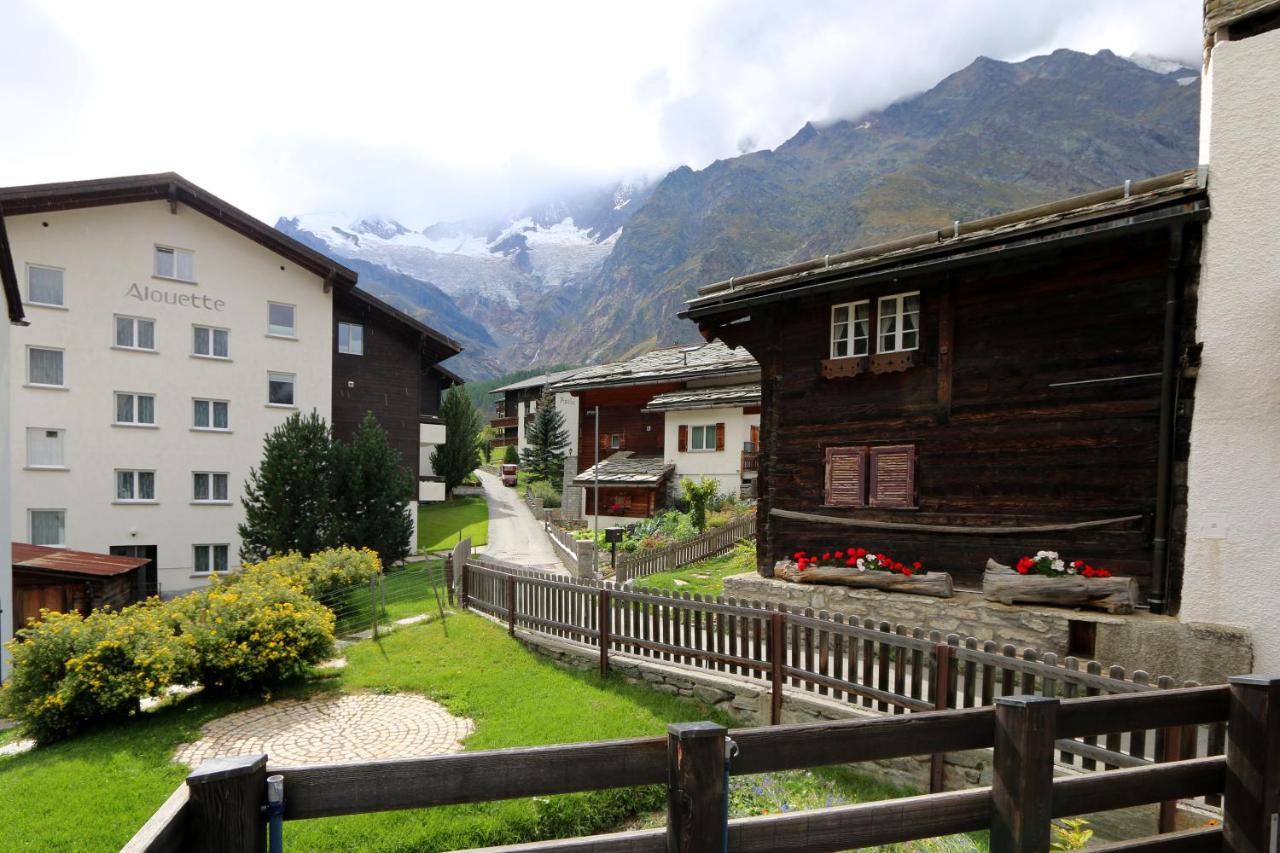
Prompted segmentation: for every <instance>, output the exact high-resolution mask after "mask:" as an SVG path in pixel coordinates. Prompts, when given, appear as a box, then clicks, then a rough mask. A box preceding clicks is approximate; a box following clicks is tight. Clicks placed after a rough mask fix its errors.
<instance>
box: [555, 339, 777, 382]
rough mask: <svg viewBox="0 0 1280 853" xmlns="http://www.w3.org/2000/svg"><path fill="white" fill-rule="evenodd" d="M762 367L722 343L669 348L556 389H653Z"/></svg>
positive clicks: (591, 370) (592, 371) (582, 374)
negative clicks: (634, 386)
mask: <svg viewBox="0 0 1280 853" xmlns="http://www.w3.org/2000/svg"><path fill="white" fill-rule="evenodd" d="M759 371H760V365H759V363H758V362H757V361H756V360H755V357H754V356H752V355H751V353H749V352H747V351H746V350H745V349H736V350H734V349H730V348H729V347H727V346H725V345H724V344H723V343H721V342H720V341H716V342H715V343H710V344H703V345H701V346H680V347H668V348H666V349H658V350H653V351H652V352H647V353H645V354H644V355H638V356H636V357H635V358H633V359H630V360H628V361H615V362H611V363H609V364H598V365H596V366H595V367H587V368H584V369H582V370H580V371H578V372H577V373H575V374H574V375H573V376H571V377H569V378H568V379H566V380H562V381H560V382H558V383H556V385H555V386H553V388H552V390H554V391H577V390H580V389H585V388H607V387H610V386H614V385H652V384H657V383H660V382H677V381H685V380H689V379H699V378H703V377H714V376H748V375H750V374H752V373H758V372H759Z"/></svg>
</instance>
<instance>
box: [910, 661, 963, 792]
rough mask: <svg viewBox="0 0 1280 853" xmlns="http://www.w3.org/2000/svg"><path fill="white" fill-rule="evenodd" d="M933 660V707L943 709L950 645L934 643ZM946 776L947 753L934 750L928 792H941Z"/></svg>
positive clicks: (948, 701) (947, 689)
mask: <svg viewBox="0 0 1280 853" xmlns="http://www.w3.org/2000/svg"><path fill="white" fill-rule="evenodd" d="M898 653H899V654H901V653H902V650H901V649H899V650H898ZM933 661H934V664H933V684H932V685H931V686H932V687H933V709H934V710H935V711H945V710H947V709H948V708H950V707H951V646H949V645H948V644H946V643H934V646H933ZM946 776H947V754H946V753H945V752H935V753H934V754H933V755H931V756H929V793H931V794H937V793H939V792H941V791H942V790H943V789H944V788H945V787H946Z"/></svg>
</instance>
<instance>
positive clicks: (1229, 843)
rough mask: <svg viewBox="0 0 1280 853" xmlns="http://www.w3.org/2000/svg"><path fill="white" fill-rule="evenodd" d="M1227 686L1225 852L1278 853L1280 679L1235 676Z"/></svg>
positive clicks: (1223, 807)
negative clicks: (1228, 688)
mask: <svg viewBox="0 0 1280 853" xmlns="http://www.w3.org/2000/svg"><path fill="white" fill-rule="evenodd" d="M1228 681H1229V683H1230V684H1231V705H1230V708H1229V710H1228V711H1227V778H1226V785H1225V787H1224V789H1223V797H1222V838H1223V849H1224V850H1229V851H1232V853H1275V851H1276V850H1277V849H1280V848H1278V847H1277V832H1278V829H1277V824H1278V823H1280V815H1278V812H1280V802H1277V800H1278V799H1280V678H1268V677H1265V676H1261V675H1237V676H1235V677H1234V678H1231V679H1228Z"/></svg>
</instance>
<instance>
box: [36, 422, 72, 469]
mask: <svg viewBox="0 0 1280 853" xmlns="http://www.w3.org/2000/svg"><path fill="white" fill-rule="evenodd" d="M66 437H67V431H66V430H63V429H47V428H45V427H27V467H28V468H65V467H67V463H66V455H65V454H66Z"/></svg>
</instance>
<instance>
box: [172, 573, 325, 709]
mask: <svg viewBox="0 0 1280 853" xmlns="http://www.w3.org/2000/svg"><path fill="white" fill-rule="evenodd" d="M170 606H171V607H172V608H173V613H174V617H175V619H176V622H177V626H178V630H179V631H180V633H181V634H182V635H183V636H184V637H185V638H187V640H188V641H189V642H191V643H192V645H193V647H194V649H195V651H196V655H197V664H196V673H195V677H196V680H197V681H199V682H200V683H201V684H203V685H204V686H205V688H206V689H210V688H213V689H222V690H227V691H230V692H239V691H243V690H247V689H252V688H259V687H264V686H268V685H272V684H278V683H280V682H282V681H285V680H287V679H289V678H293V677H295V676H298V675H301V674H302V673H304V672H306V670H307V668H308V667H309V666H310V665H311V664H315V663H319V662H321V661H323V660H325V659H326V658H327V657H329V656H330V655H332V654H333V614H332V613H330V612H329V610H328V609H327V608H325V607H324V606H323V605H320V604H318V603H316V601H315V600H314V599H311V598H309V597H307V596H306V595H304V594H303V592H302V589H301V586H300V583H298V581H297V580H296V578H295V577H294V576H291V575H289V574H279V575H276V574H272V573H267V572H261V573H254V574H251V575H250V576H248V577H242V578H239V579H238V581H237V582H236V583H218V584H214V585H213V586H210V587H209V588H207V589H203V590H199V591H197V592H193V593H189V594H187V595H184V596H182V597H180V598H176V599H174V600H173V601H172V602H170Z"/></svg>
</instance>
